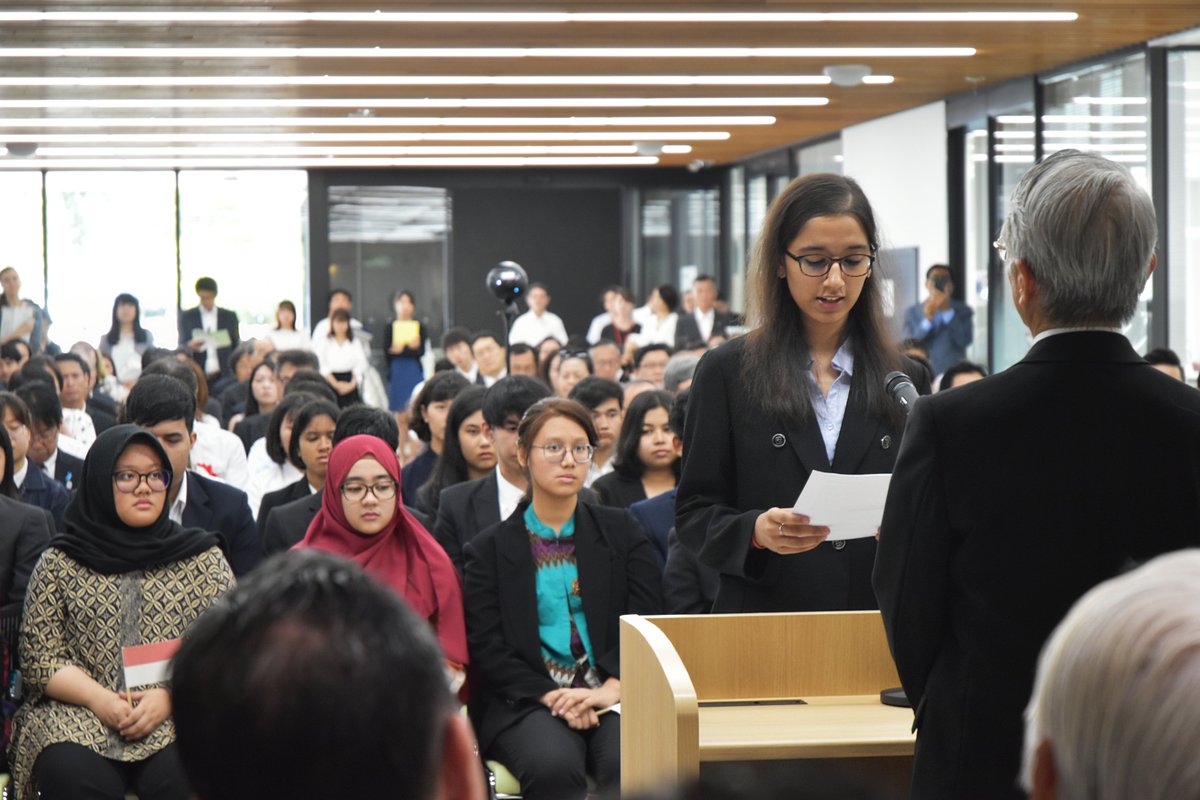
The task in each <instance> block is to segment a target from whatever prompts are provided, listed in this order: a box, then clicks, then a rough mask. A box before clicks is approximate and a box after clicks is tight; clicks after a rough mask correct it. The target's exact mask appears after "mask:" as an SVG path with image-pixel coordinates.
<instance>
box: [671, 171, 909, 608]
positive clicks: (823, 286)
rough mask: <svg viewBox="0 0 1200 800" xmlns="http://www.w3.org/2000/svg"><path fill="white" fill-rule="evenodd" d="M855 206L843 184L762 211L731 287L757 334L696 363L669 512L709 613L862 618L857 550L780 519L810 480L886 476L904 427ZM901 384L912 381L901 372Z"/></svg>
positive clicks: (807, 188)
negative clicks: (708, 577) (891, 390)
mask: <svg viewBox="0 0 1200 800" xmlns="http://www.w3.org/2000/svg"><path fill="white" fill-rule="evenodd" d="M877 246H878V238H877V234H876V228H875V221H874V216H873V214H872V211H871V206H870V204H869V202H868V201H867V198H866V196H864V195H863V193H862V190H861V189H860V188H859V186H858V184H857V183H855V182H854V181H853V180H851V179H849V178H843V177H841V176H837V175H828V174H816V175H806V176H804V177H803V178H799V179H797V180H795V181H793V182H792V183H791V184H790V185H789V186H788V187H787V188H786V189H785V190H784V191H783V192H782V193H780V195H779V196H778V197H777V198H776V199H775V201H774V202H773V203H772V204H771V207H770V209H769V210H768V212H767V218H766V221H765V222H764V224H763V231H762V234H761V236H760V238H759V243H758V247H757V248H756V250H755V252H756V253H757V256H756V258H755V260H754V263H753V264H752V265H751V276H750V277H749V278H748V279H747V293H748V294H749V295H750V297H751V303H752V307H751V308H752V310H751V312H750V314H749V316H750V318H752V319H761V320H762V324H761V325H760V326H759V327H758V328H756V329H755V330H754V331H752V332H751V333H749V334H747V335H746V336H743V337H739V338H737V339H734V340H732V341H730V342H727V343H725V344H723V345H721V346H719V347H717V348H716V349H715V350H712V351H710V352H709V353H708V354H706V355H705V356H704V357H703V358H702V359H701V360H700V366H699V367H698V368H697V370H696V377H695V380H694V381H693V382H692V388H691V398H690V401H689V408H688V413H687V427H686V428H685V429H684V437H683V438H684V457H683V475H682V478H681V480H680V482H679V495H678V498H677V499H676V525H677V531H678V533H679V538H680V540H681V541H682V542H683V543H684V544H685V545H687V546H688V547H691V548H692V549H693V550H695V551H696V552H697V553H698V555H699V558H700V561H701V562H702V563H705V564H708V565H709V566H711V567H713V568H715V569H718V570H719V571H720V572H721V588H720V590H719V592H718V593H717V601H716V604H715V606H714V609H713V610H714V611H717V612H722V613H728V612H772V611H841V610H853V609H871V608H875V607H876V603H875V596H874V593H873V592H872V589H871V566H872V564H873V563H874V558H875V540H874V539H873V538H866V539H856V540H853V541H849V542H844V541H839V542H825V537H826V536H827V535H828V529H827V528H824V527H822V526H821V520H819V519H814V520H809V519H808V518H807V517H803V516H800V515H797V514H794V513H792V506H793V504H794V503H795V501H796V497H797V496H798V495H799V494H800V491H801V489H803V488H804V485H805V483H806V482H807V480H808V476H809V475H810V474H811V472H812V471H813V470H820V471H823V472H840V473H883V472H891V471H892V465H893V462H894V460H895V455H896V452H897V450H898V449H899V447H898V445H899V443H900V436H901V433H902V432H903V430H904V418H903V416H902V412H901V411H900V409H899V408H898V407H897V405H896V404H895V403H894V402H893V401H892V399H891V398H890V397H888V395H887V393H886V391H885V389H884V376H885V375H887V374H888V373H889V372H891V371H893V370H906V371H907V370H912V371H913V372H916V373H917V375H918V376H919V378H920V379H915V380H914V383H916V384H917V386H918V388H919V389H921V390H922V391H925V392H927V391H928V389H929V386H928V380H927V378H926V376H925V373H924V372H923V371H919V368H918V367H916V365H915V364H910V363H908V362H904V361H903V360H902V357H901V355H900V353H899V351H898V349H897V348H896V347H895V345H894V344H892V342H891V341H890V340H889V339H888V336H887V333H886V325H885V320H884V317H883V304H882V290H881V287H880V283H879V277H878V276H876V275H875V274H874V273H873V272H872V269H871V267H872V265H873V264H874V262H875V252H876V248H877ZM910 374H912V373H910Z"/></svg>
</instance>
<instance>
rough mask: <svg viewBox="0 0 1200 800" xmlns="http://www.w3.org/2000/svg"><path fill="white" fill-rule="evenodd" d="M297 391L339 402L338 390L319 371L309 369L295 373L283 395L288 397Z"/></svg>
mask: <svg viewBox="0 0 1200 800" xmlns="http://www.w3.org/2000/svg"><path fill="white" fill-rule="evenodd" d="M296 392H301V393H303V394H311V395H316V396H317V397H320V398H322V399H324V400H328V401H329V402H331V403H336V402H337V392H335V391H334V390H333V387H332V386H330V385H329V381H327V380H325V379H324V378H322V377H321V376H320V375H318V374H317V373H315V372H309V371H308V370H302V371H301V372H296V373H293V375H292V379H291V380H290V381H288V385H287V386H286V387H284V390H283V396H284V397H287V396H288V395H289V394H295V393H296Z"/></svg>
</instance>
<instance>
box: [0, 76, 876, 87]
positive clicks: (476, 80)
mask: <svg viewBox="0 0 1200 800" xmlns="http://www.w3.org/2000/svg"><path fill="white" fill-rule="evenodd" d="M893 80H894V78H892V76H891V75H872V76H870V77H869V78H867V79H866V80H865V82H866V83H891V82H892V81H893ZM829 83H830V81H829V78H828V77H826V76H825V75H143V76H136V75H133V76H131V75H125V76H96V75H78V76H72V77H63V76H44V75H37V76H15V75H0V86H56V87H69V88H80V87H87V86H130V87H137V88H141V87H147V86H215V87H234V86H247V87H254V86H264V87H271V86H828V85H829Z"/></svg>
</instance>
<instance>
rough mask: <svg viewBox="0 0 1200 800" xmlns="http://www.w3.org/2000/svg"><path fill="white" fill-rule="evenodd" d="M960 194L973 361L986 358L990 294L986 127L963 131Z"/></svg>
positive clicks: (990, 241)
mask: <svg viewBox="0 0 1200 800" xmlns="http://www.w3.org/2000/svg"><path fill="white" fill-rule="evenodd" d="M964 157H965V158H966V164H964V165H963V176H964V179H965V187H964V198H965V201H966V202H965V208H964V210H965V213H964V214H963V218H964V221H965V222H966V243H967V246H966V256H967V258H966V261H965V263H964V264H963V278H962V281H963V285H962V289H963V300H964V301H965V302H966V304H967V305H969V306H970V307H971V308H972V309H973V310H974V311H975V317H974V319H975V338H974V339H973V340H972V342H971V349H970V350H969V351H968V353H967V357H968V358H969V359H970V360H972V361H976V362H986V361H987V360H988V352H989V348H988V330H989V328H988V298H989V297H990V296H991V293H990V286H989V283H988V271H989V267H990V266H991V263H992V241H993V240H994V239H995V236H994V235H993V234H994V231H993V227H994V226H993V224H992V220H991V217H990V216H989V214H990V210H991V206H990V204H989V202H988V131H987V128H986V127H979V128H973V129H971V130H968V131H966V147H965V148H964Z"/></svg>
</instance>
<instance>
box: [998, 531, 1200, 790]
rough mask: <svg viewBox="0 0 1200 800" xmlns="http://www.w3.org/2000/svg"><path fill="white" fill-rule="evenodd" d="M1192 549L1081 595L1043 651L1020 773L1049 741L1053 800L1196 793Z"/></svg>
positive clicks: (1199, 653)
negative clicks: (1055, 782)
mask: <svg viewBox="0 0 1200 800" xmlns="http://www.w3.org/2000/svg"><path fill="white" fill-rule="evenodd" d="M1198 587H1200V550H1194V549H1193V550H1184V551H1180V552H1176V553H1172V554H1170V555H1165V556H1161V557H1159V558H1157V559H1155V560H1153V561H1151V562H1150V563H1148V564H1146V565H1145V566H1143V567H1141V568H1139V569H1137V570H1135V571H1133V572H1131V573H1128V574H1126V575H1122V576H1120V577H1118V578H1114V579H1113V580H1110V581H1107V582H1105V583H1102V584H1100V585H1099V586H1097V587H1096V588H1094V589H1092V590H1091V591H1090V592H1088V593H1087V594H1085V595H1084V596H1083V597H1082V598H1081V599H1080V600H1079V601H1078V602H1077V603H1076V604H1075V606H1074V607H1073V608H1072V609H1071V611H1070V613H1068V614H1067V616H1066V618H1064V619H1063V621H1062V622H1061V623H1060V624H1059V626H1058V628H1057V629H1055V631H1054V633H1053V634H1052V635H1051V637H1050V639H1049V640H1048V641H1047V642H1046V645H1045V647H1044V648H1043V649H1042V655H1041V659H1040V661H1039V663H1038V673H1037V680H1036V682H1035V685H1034V689H1033V697H1032V699H1031V700H1030V703H1029V707H1028V708H1027V709H1026V711H1025V722H1026V727H1025V762H1024V766H1023V769H1022V780H1023V782H1024V784H1025V787H1026V788H1027V789H1028V788H1030V787H1031V780H1032V777H1033V775H1032V773H1033V760H1034V753H1035V752H1036V750H1037V748H1038V746H1039V745H1040V744H1041V743H1042V742H1049V743H1050V748H1051V750H1052V753H1053V762H1054V767H1055V771H1056V773H1057V777H1058V790H1059V792H1058V796H1059V797H1060V798H1062V800H1082V799H1083V798H1087V799H1088V800H1117V799H1118V798H1131V797H1136V798H1138V799H1139V800H1181V798H1197V797H1200V758H1197V757H1196V754H1197V753H1198V752H1200V588H1198Z"/></svg>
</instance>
